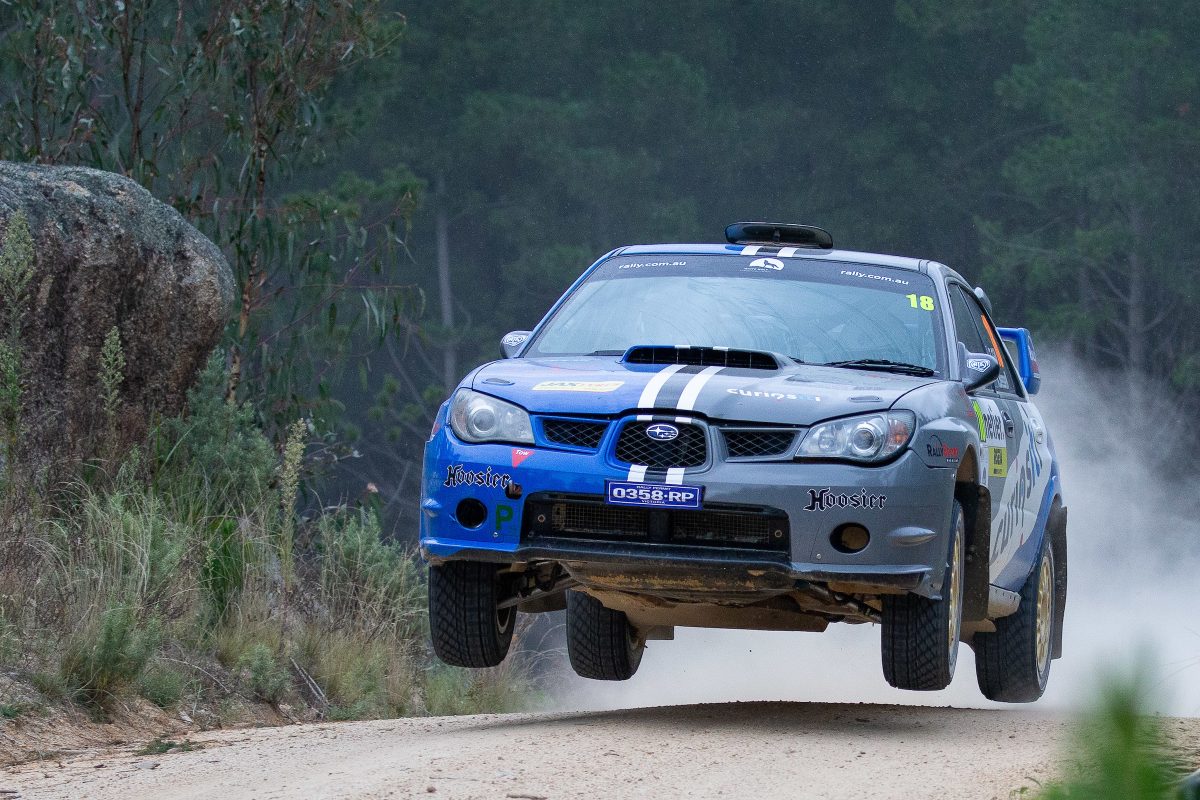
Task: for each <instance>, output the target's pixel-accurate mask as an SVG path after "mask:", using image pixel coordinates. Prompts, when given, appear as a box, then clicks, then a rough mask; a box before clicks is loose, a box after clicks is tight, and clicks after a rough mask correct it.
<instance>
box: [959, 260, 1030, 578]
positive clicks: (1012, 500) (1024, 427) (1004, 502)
mask: <svg viewBox="0 0 1200 800" xmlns="http://www.w3.org/2000/svg"><path fill="white" fill-rule="evenodd" d="M947 288H948V290H949V294H950V307H951V313H952V314H953V316H954V330H955V334H956V335H957V336H958V337H959V341H961V342H962V343H963V344H964V345H965V346H966V348H967V350H968V351H969V352H972V353H987V354H988V355H991V356H992V357H993V358H995V359H996V360H997V361H998V362H1000V375H999V376H998V377H997V378H996V380H995V381H994V382H992V383H991V384H989V385H988V386H984V387H982V388H980V389H978V390H977V391H975V392H974V393H973V395H972V398H971V401H972V406H973V407H974V409H975V418H976V421H977V423H978V425H979V440H980V443H981V444H982V446H983V452H982V453H981V455H982V456H983V457H984V458H985V459H986V461H987V486H988V491H989V493H990V494H991V497H992V549H991V554H990V564H991V568H990V578H991V581H992V582H993V583H995V582H996V579H997V578H998V577H999V576H1000V574H1001V573H1002V572H1003V571H1004V568H1005V567H1007V566H1008V565H1009V563H1010V562H1011V561H1012V559H1013V556H1014V555H1015V554H1016V552H1017V548H1018V547H1020V545H1021V544H1022V543H1023V542H1024V541H1025V540H1026V539H1027V538H1028V537H1029V535H1030V533H1031V531H1032V521H1031V520H1030V519H1029V518H1028V513H1027V509H1026V497H1025V492H1024V491H1023V489H1024V488H1025V487H1023V486H1022V485H1021V479H1020V478H1021V474H1022V470H1021V469H1020V468H1019V465H1022V464H1024V463H1025V461H1027V460H1029V459H1030V458H1031V456H1036V450H1033V451H1031V450H1030V449H1029V448H1030V445H1031V444H1035V443H1034V441H1033V437H1032V435H1031V430H1030V422H1029V416H1028V414H1027V413H1026V411H1025V409H1024V408H1023V406H1024V405H1025V397H1024V391H1023V390H1022V388H1021V383H1020V379H1019V378H1018V377H1017V374H1016V371H1015V369H1014V368H1013V364H1012V363H1011V359H1009V358H1007V357H1006V356H1007V355H1008V354H1007V352H1006V351H1005V350H1004V349H1003V346H1002V345H1001V344H1000V338H999V337H998V336H997V335H996V331H995V329H994V328H993V327H992V325H991V322H990V321H989V320H988V317H987V314H986V313H985V312H984V310H983V307H982V306H981V305H980V304H979V301H978V300H976V299H975V296H974V294H973V293H972V292H971V291H970V290H969V289H968V288H967V287H966V286H964V285H963V284H960V283H951V284H950V285H949V286H948V287H947Z"/></svg>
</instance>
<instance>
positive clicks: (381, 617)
mask: <svg viewBox="0 0 1200 800" xmlns="http://www.w3.org/2000/svg"><path fill="white" fill-rule="evenodd" d="M318 536H319V545H320V547H321V553H322V556H323V558H322V559H321V599H322V602H323V604H324V605H325V606H326V608H328V609H329V612H330V614H331V616H332V618H333V619H334V620H335V621H336V622H335V624H336V625H337V627H338V628H340V629H343V630H355V631H359V632H361V633H362V634H363V635H365V636H366V637H367V638H368V639H375V638H379V637H384V636H387V637H389V638H394V639H399V640H401V641H403V640H408V639H412V638H414V637H415V636H416V635H417V634H418V633H420V632H421V626H422V624H423V620H424V613H425V587H424V584H423V581H422V580H421V578H420V577H419V575H418V567H417V560H416V558H415V557H414V555H413V553H412V552H411V551H410V550H409V549H408V548H406V547H405V546H403V545H400V544H398V543H396V542H385V541H383V540H382V538H381V532H380V528H379V519H378V516H377V515H376V514H375V513H374V512H371V511H367V510H361V511H358V512H346V513H342V514H332V515H328V516H325V517H323V518H322V519H321V520H320V522H319V523H318Z"/></svg>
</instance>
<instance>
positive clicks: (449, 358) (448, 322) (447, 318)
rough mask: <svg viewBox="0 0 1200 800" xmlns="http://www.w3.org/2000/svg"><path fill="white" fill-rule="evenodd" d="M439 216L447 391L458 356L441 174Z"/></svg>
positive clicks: (455, 373) (454, 377)
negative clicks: (455, 341) (455, 345)
mask: <svg viewBox="0 0 1200 800" xmlns="http://www.w3.org/2000/svg"><path fill="white" fill-rule="evenodd" d="M434 191H435V194H436V203H437V212H436V217H435V220H434V227H435V228H436V233H437V272H438V294H439V295H440V298H441V302H442V328H443V329H445V331H446V338H445V341H444V344H443V347H442V385H443V386H445V387H446V388H447V389H449V388H450V387H452V386H454V385H455V384H457V383H458V353H457V351H456V350H455V347H454V336H453V335H452V333H453V330H454V295H453V293H452V290H451V289H450V230H449V228H450V221H449V215H448V214H447V213H446V177H445V176H444V175H443V174H442V173H440V172H439V173H438V175H437V179H436V183H435V190H434Z"/></svg>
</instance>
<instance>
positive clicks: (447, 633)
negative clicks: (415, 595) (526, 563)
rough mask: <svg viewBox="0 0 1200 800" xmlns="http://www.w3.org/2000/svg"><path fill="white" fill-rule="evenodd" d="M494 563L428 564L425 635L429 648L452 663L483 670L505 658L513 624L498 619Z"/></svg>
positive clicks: (457, 562)
mask: <svg viewBox="0 0 1200 800" xmlns="http://www.w3.org/2000/svg"><path fill="white" fill-rule="evenodd" d="M497 570H498V567H497V565H495V564H485V563H481V562H475V561H448V562H446V563H444V564H440V565H437V566H430V568H429V633H430V638H431V639H432V641H433V652H434V653H436V654H437V657H438V658H440V659H441V660H442V661H444V662H445V663H447V664H449V665H451V666H454V667H471V668H474V669H483V668H485V667H494V666H496V665H498V664H499V663H500V662H502V661H504V658H505V656H507V655H508V648H509V646H510V645H511V644H512V635H513V627H514V625H513V624H511V623H510V624H509V625H508V627H507V630H505V631H500V630H499V629H498V627H499V626H498V625H497V623H496V600H497V592H496V572H497Z"/></svg>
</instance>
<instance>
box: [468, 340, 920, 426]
mask: <svg viewBox="0 0 1200 800" xmlns="http://www.w3.org/2000/svg"><path fill="white" fill-rule="evenodd" d="M937 380H938V379H937V378H921V377H913V376H909V375H897V374H893V373H888V372H873V371H865V370H851V369H844V368H835V367H818V366H810V365H801V364H795V365H789V366H785V367H782V368H780V369H744V368H738V367H698V366H684V367H681V366H679V365H661V364H626V363H624V362H622V361H621V360H620V359H618V358H614V357H611V356H574V357H566V358H514V359H507V360H504V361H494V362H492V363H490V364H486V365H484V366H483V367H480V368H479V369H478V370H477V371H476V372H475V374H474V375H473V377H472V380H471V388H473V389H475V390H476V391H480V392H485V393H487V394H491V395H494V396H496V397H500V398H503V399H505V400H510V401H512V402H514V403H517V404H518V405H520V406H522V407H524V408H525V409H527V410H528V411H530V412H532V413H536V414H564V415H566V414H582V415H589V416H590V415H604V416H615V415H619V414H624V413H633V412H636V411H638V410H641V411H643V412H645V413H649V411H650V410H651V409H654V410H657V411H659V412H667V413H681V414H682V413H694V414H697V415H700V416H705V417H708V418H710V419H720V420H729V421H739V422H763V423H779V424H793V425H811V424H813V423H815V422H819V421H821V420H824V419H830V418H832V417H840V416H846V415H849V414H855V413H866V412H870V411H880V410H884V409H887V408H890V407H891V406H892V404H893V403H895V402H896V400H897V399H899V398H900V397H901V396H902V395H904V394H906V393H908V392H910V391H912V390H913V389H916V388H919V387H921V386H925V385H927V384H930V383H936V382H937Z"/></svg>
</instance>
